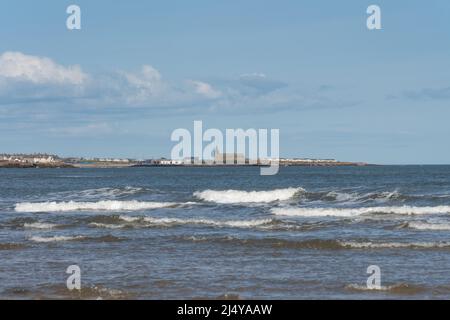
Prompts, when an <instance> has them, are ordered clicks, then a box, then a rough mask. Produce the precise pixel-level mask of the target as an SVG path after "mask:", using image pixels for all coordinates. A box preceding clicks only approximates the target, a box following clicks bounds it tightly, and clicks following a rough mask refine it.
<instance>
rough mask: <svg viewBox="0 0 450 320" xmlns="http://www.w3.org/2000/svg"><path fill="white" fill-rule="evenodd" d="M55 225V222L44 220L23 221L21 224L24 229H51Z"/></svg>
mask: <svg viewBox="0 0 450 320" xmlns="http://www.w3.org/2000/svg"><path fill="white" fill-rule="evenodd" d="M56 226H57V225H56V224H53V223H44V222H33V223H25V224H24V225H23V227H24V228H25V229H53V228H55V227H56Z"/></svg>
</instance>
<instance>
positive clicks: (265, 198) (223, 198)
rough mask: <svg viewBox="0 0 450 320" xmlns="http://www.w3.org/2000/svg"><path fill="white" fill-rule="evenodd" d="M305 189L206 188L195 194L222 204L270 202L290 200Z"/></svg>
mask: <svg viewBox="0 0 450 320" xmlns="http://www.w3.org/2000/svg"><path fill="white" fill-rule="evenodd" d="M304 191H305V190H304V189H303V188H285V189H275V190H269V191H242V190H222V191H220V190H205V191H197V192H194V196H195V197H197V198H199V199H201V200H204V201H208V202H215V203H222V204H232V203H268V202H273V201H285V200H289V199H290V198H292V197H293V196H294V195H295V194H296V193H299V192H304Z"/></svg>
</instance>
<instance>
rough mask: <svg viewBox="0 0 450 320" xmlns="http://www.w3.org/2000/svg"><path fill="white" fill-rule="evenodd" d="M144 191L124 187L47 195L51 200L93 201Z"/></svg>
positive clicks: (142, 189)
mask: <svg viewBox="0 0 450 320" xmlns="http://www.w3.org/2000/svg"><path fill="white" fill-rule="evenodd" d="M144 190H146V189H144V188H141V187H132V186H126V187H123V188H111V187H105V188H97V189H87V190H81V191H61V192H53V193H50V194H48V195H47V197H48V199H51V200H76V199H80V200H94V199H105V198H106V199H115V198H118V197H123V196H128V195H133V194H136V193H139V192H142V191H144Z"/></svg>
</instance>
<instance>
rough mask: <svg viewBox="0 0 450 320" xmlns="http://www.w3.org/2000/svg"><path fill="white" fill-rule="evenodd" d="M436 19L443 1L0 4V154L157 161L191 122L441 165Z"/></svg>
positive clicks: (448, 29) (302, 145)
mask: <svg viewBox="0 0 450 320" xmlns="http://www.w3.org/2000/svg"><path fill="white" fill-rule="evenodd" d="M70 4H77V5H79V6H80V7H81V11H82V29H81V30H75V31H69V30H67V29H66V26H65V21H66V18H67V14H66V12H65V11H66V8H67V6H68V5H70ZM370 4H377V5H379V6H380V7H381V12H382V27H383V29H382V30H375V31H369V30H368V29H367V28H366V18H367V14H366V9H367V7H368V6H369V5H370ZM449 17H450V2H449V1H445V0H435V1H428V2H427V1H416V0H413V1H363V0H348V1H323V0H315V1H312V0H311V1H300V0H292V1H283V0H281V1H263V0H246V1H237V0H227V1H206V0H201V1H199V0H192V1H137V0H134V1H121V0H119V1H114V2H111V1H102V0H96V1H81V0H77V1H60V0H58V1H57V0H54V1H50V0H47V1H44V0H41V1H22V0H16V1H2V10H1V11H0V152H49V153H57V154H60V155H64V156H71V155H80V156H115V157H116V156H117V157H137V158H143V157H151V156H168V155H169V154H170V150H171V148H172V147H173V145H174V143H173V142H171V141H170V134H171V132H172V131H173V130H174V129H176V128H188V129H191V128H192V126H193V121H194V120H202V121H203V123H204V127H205V128H219V129H225V128H256V129H258V128H279V129H280V144H281V145H280V153H281V156H286V157H291V156H300V157H317V158H337V159H339V160H349V161H367V162H372V163H380V164H385V163H393V164H408V163H420V164H441V163H447V164H448V163H450V148H449V147H448V145H449V142H448V140H449V137H450V126H449V125H448V120H449V119H450V106H449V104H450V72H449V71H450V59H449V57H450V20H449Z"/></svg>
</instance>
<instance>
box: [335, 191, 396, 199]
mask: <svg viewBox="0 0 450 320" xmlns="http://www.w3.org/2000/svg"><path fill="white" fill-rule="evenodd" d="M326 196H327V197H331V198H334V199H335V201H338V202H361V201H368V200H374V201H377V202H386V201H389V200H393V199H398V198H400V197H401V194H400V193H399V192H398V191H397V190H394V191H384V192H379V193H378V192H370V193H363V194H360V193H356V192H352V193H347V192H340V191H330V192H328V193H327V194H326Z"/></svg>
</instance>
